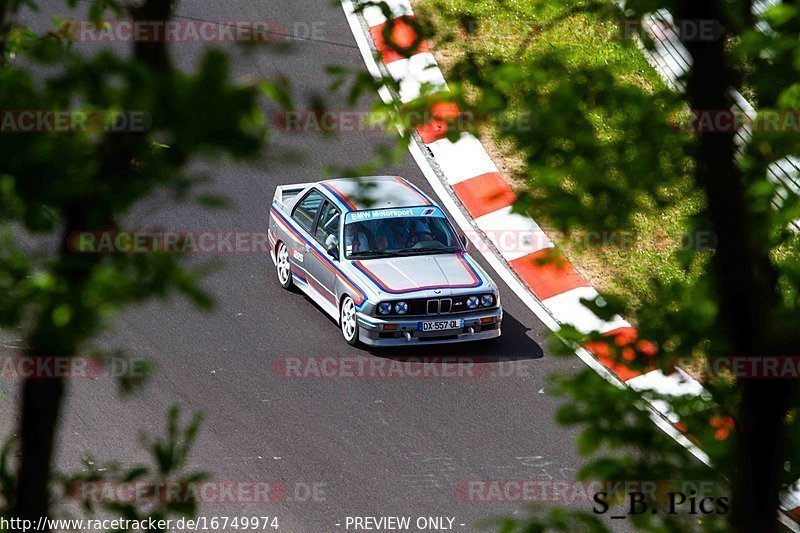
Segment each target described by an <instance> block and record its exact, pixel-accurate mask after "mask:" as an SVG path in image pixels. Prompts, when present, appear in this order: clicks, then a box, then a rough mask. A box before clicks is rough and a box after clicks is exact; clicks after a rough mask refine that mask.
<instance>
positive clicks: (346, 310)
mask: <svg viewBox="0 0 800 533" xmlns="http://www.w3.org/2000/svg"><path fill="white" fill-rule="evenodd" d="M339 325H341V327H342V336H343V337H344V340H345V341H346V342H347V344H349V345H350V346H355V345H356V344H358V316H357V315H356V305H355V304H354V303H353V299H352V298H350V297H349V296H345V297H344V299H343V300H342V306H341V309H340V311H339Z"/></svg>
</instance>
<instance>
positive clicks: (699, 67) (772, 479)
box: [675, 0, 791, 533]
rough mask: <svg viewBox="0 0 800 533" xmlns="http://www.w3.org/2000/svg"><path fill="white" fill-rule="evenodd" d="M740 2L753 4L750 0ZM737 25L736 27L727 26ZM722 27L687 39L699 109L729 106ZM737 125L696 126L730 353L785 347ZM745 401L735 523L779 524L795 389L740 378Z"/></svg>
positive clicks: (716, 15) (716, 5)
mask: <svg viewBox="0 0 800 533" xmlns="http://www.w3.org/2000/svg"><path fill="white" fill-rule="evenodd" d="M744 3H745V4H747V5H745V6H743V7H742V9H746V10H748V11H749V10H750V2H744ZM676 4H677V5H678V8H679V9H677V10H676V13H675V15H677V17H678V18H680V19H688V20H701V19H703V20H708V19H711V20H716V21H724V20H726V16H725V13H723V11H722V6H723V3H722V2H721V1H719V0H680V1H678V2H676ZM726 30H727V31H731V28H726ZM728 36H730V34H729V33H728V34H726V35H723V37H722V38H718V39H715V40H710V41H694V42H686V43H685V44H686V46H687V48H688V49H689V51H690V53H691V55H692V58H693V59H694V65H693V68H692V70H691V73H690V75H689V79H688V87H687V99H688V101H689V105H690V107H691V108H692V109H693V110H695V111H701V112H702V111H710V112H715V111H717V110H727V109H730V107H731V103H732V102H731V99H730V97H729V89H730V88H731V87H733V86H735V85H736V79H735V75H734V70H733V69H732V67H731V65H730V64H729V62H728V58H727V54H726V52H725V38H726V37H728ZM735 155H736V146H735V143H734V132H732V131H731V132H703V133H700V134H698V145H697V153H696V156H695V162H696V169H695V172H696V176H697V182H698V184H699V185H700V186H701V187H703V189H704V190H705V192H706V196H707V200H708V214H709V217H710V221H711V225H712V229H713V231H714V232H715V233H716V235H717V237H718V246H717V250H716V254H715V257H714V265H713V268H714V272H715V279H716V283H717V287H716V290H717V295H718V302H719V306H720V309H719V318H718V320H719V327H720V329H721V331H722V332H723V334H724V338H725V340H724V343H723V344H725V345H726V346H725V349H727V350H728V351H729V352H730V353H728V354H712V355H734V356H737V355H746V356H769V355H781V354H780V353H779V352H780V349H781V348H782V347H781V346H780V344H781V343H779V342H776V339H773V338H771V337H770V316H771V314H773V313H774V310H775V309H777V307H778V304H779V302H778V300H777V294H778V293H777V274H776V272H775V270H774V268H773V267H772V265H771V263H770V260H769V255H768V250H767V249H766V248H767V247H766V246H765V243H766V242H768V240H767V238H766V233H765V232H766V231H767V227H766V225H765V224H763V223H762V222H763V221H759V220H755V219H754V215H753V214H752V213H751V212H750V211H749V210H748V205H747V198H746V194H745V191H746V184H745V182H744V177H743V175H742V173H741V172H740V170H739V168H738V166H737V165H736V160H735ZM739 383H740V385H739V387H740V391H741V393H742V396H741V405H740V408H739V413H738V419H737V427H736V437H737V449H736V460H735V464H734V466H733V479H732V480H731V481H732V484H733V485H732V501H731V513H732V514H731V524H732V526H733V527H735V528H736V529H737V530H738V531H743V532H745V531H746V532H759V533H767V532H771V531H777V520H776V518H777V510H778V490H779V483H780V469H781V467H782V461H783V459H782V457H785V455H782V453H781V452H782V450H781V449H780V448H781V445H782V443H783V442H784V441H785V439H784V436H785V435H784V431H785V418H786V413H787V409H788V403H789V402H788V400H789V394H790V392H791V388H790V385H789V384H788V380H784V382H783V383H781V382H776V381H774V380H773V381H771V382H764V381H761V380H755V379H744V380H740V382H739Z"/></svg>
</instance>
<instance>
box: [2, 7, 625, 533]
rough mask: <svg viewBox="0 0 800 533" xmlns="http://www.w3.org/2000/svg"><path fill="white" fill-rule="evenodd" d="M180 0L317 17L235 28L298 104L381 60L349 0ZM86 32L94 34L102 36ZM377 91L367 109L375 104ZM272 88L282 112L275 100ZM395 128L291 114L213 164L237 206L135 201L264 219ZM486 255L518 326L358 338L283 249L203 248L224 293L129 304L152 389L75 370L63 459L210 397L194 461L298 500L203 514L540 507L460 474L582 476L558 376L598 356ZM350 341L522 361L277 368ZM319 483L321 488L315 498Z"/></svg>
mask: <svg viewBox="0 0 800 533" xmlns="http://www.w3.org/2000/svg"><path fill="white" fill-rule="evenodd" d="M57 14H59V15H62V16H64V17H65V18H79V17H80V11H79V12H78V15H77V16H76V15H75V14H71V15H70V14H69V12H68V11H67V10H66V8H65V7H63V3H62V2H60V1H55V0H51V1H49V2H43V3H42V11H41V13H40V14H38V15H28V16H27V18H28V21H29V22H31V23H32V24H34V25H35V26H37V27H40V28H41V27H43V25H44V24H45V23H46V22H47V21H49V19H50V16H51V15H57ZM179 14H180V16H181V17H185V18H186V19H195V20H240V19H244V20H265V19H266V20H272V21H277V22H278V24H279V25H280V26H282V27H284V28H285V32H286V33H294V34H295V35H299V36H303V35H304V34H308V32H309V31H310V29H311V28H314V31H315V32H316V35H315V36H310V37H311V38H300V39H297V38H287V37H281V36H280V35H278V36H276V39H277V40H278V41H279V42H280V43H281V44H283V45H285V46H287V47H289V48H290V50H288V51H283V52H281V51H277V50H273V49H271V48H263V49H252V50H250V51H249V52H248V51H245V50H242V49H239V48H237V47H236V46H234V45H232V44H221V45H219V46H220V47H221V48H223V49H225V50H226V51H227V52H229V53H230V54H231V56H232V57H233V68H234V70H235V73H236V74H237V75H240V76H247V75H252V76H256V77H263V78H267V79H269V78H274V77H275V76H278V75H282V76H286V77H288V79H289V80H290V82H291V84H292V87H293V93H294V95H295V96H296V98H297V99H298V101H299V102H301V103H300V104H299V107H302V105H303V104H302V102H303V101H304V100H305V99H306V98H308V97H311V96H313V95H315V94H319V95H323V96H324V97H325V99H326V101H327V103H328V106H329V107H330V108H331V109H346V102H345V99H344V97H343V96H339V95H334V94H331V93H330V92H329V91H328V89H327V87H328V85H329V82H330V78H329V77H328V76H327V74H325V67H326V66H328V65H342V66H345V67H348V68H350V69H354V70H364V67H363V63H362V59H361V57H360V55H359V52H358V49H357V47H356V44H355V41H354V39H353V36H352V35H351V33H350V29H349V28H348V25H347V22H346V20H345V17H344V15H343V13H342V9H341V7H339V6H338V5H334V4H331V3H329V2H327V1H324V0H314V1H312V0H307V1H299V0H294V1H280V2H266V1H254V0H246V1H226V2H216V1H212V0H194V1H191V2H189V1H184V2H181V4H180V8H179ZM82 46H84V47H85V48H86V49H87V51H90V52H91V51H94V50H99V49H100V47H101V45H97V44H91V45H82ZM102 46H107V45H102ZM112 46H113V45H112ZM120 46H121V47H122V48H127V45H125V44H121V45H120ZM202 47H203V45H200V44H196V43H176V44H174V45H173V46H172V55H173V58H174V60H175V62H176V63H177V64H178V65H179V66H180V67H182V68H184V69H187V70H188V69H192V68H194V67H195V66H196V64H197V59H198V57H199V55H200V53H201V52H202ZM372 98H373V95H370V97H369V98H368V99H365V100H364V101H363V102H361V103H360V105H359V106H358V109H361V110H366V109H368V108H369V105H370V102H371V101H372V100H371V99H372ZM264 106H265V113H266V114H267V116H268V117H271V116H272V114H273V112H274V111H275V108H274V107H273V106H271V105H269V104H267V103H265V104H264ZM197 111H198V113H202V112H203V110H200V109H198V110H197ZM388 140H389V139H388V138H387V136H386V135H385V134H384V133H380V132H377V131H372V132H353V133H342V134H340V135H338V136H336V137H334V138H322V137H321V136H319V135H316V134H314V133H297V132H286V131H280V130H276V131H274V137H273V140H272V142H271V144H270V146H269V148H268V149H266V150H265V151H264V155H263V157H262V158H261V159H259V160H255V161H247V162H243V163H242V162H230V163H214V164H213V165H208V164H198V165H197V168H198V170H200V171H202V172H205V173H207V174H208V175H209V176H210V177H211V178H212V179H211V184H210V185H209V186H208V187H207V189H208V190H210V191H214V192H216V193H220V194H223V195H225V196H226V197H227V198H228V199H229V200H230V204H231V207H230V209H227V210H222V211H207V210H204V209H202V208H200V207H198V206H196V205H192V204H187V205H176V204H175V203H174V202H173V201H172V200H171V199H168V198H155V199H153V200H151V201H148V202H147V203H145V204H144V205H142V206H141V209H140V210H139V211H138V212H137V213H135V214H133V215H132V216H131V224H132V227H134V228H144V227H156V226H160V227H163V228H165V229H174V230H180V229H184V230H203V231H217V230H219V231H224V230H238V231H243V232H247V231H254V232H263V231H265V230H266V215H265V208H266V207H267V206H268V205H269V203H270V201H271V198H272V195H273V193H274V189H275V186H276V185H279V184H287V183H297V182H306V181H313V180H317V179H320V178H321V176H322V172H323V169H324V168H325V167H328V166H331V165H332V166H339V167H344V166H347V165H352V164H354V163H357V162H359V161H361V160H363V159H365V158H366V157H368V156H369V155H370V154H371V153H372V151H373V150H374V148H375V147H376V146H378V145H380V144H383V143H385V142H388ZM383 173H386V174H397V175H402V176H405V177H406V178H408V179H409V180H411V181H412V182H413V183H414V184H415V185H417V186H418V187H420V188H421V189H423V190H424V191H425V192H426V193H428V194H430V195H432V196H434V197H435V195H434V194H433V192H432V190H431V189H430V187H429V186H428V184H427V182H426V180H425V178H424V177H423V176H422V173H421V172H420V170H419V169H418V168H417V166H416V164H415V163H414V161H413V160H412V159H411V157H410V155H409V156H408V157H407V158H406V160H405V161H404V163H403V164H402V165H401V166H398V167H396V168H386V169H384V170H383ZM473 257H475V259H476V260H477V261H478V262H480V263H481V264H482V266H483V267H484V268H486V270H487V271H488V272H489V273H490V274H491V275H492V276H493V277H494V279H495V281H497V282H498V283H499V285H500V290H501V294H502V301H503V306H504V308H505V318H504V322H503V336H502V338H501V339H499V340H497V341H495V342H490V343H488V344H474V345H470V344H462V345H456V346H434V347H428V348H424V349H423V348H419V349H415V350H413V351H397V350H395V351H391V352H381V353H369V352H366V351H364V350H362V349H358V348H351V347H349V346H348V345H347V344H346V343H345V342H344V340H343V339H342V338H341V335H340V332H339V330H338V328H337V326H336V325H335V323H334V322H333V321H332V320H330V319H329V318H328V317H327V316H326V315H325V314H324V313H323V312H322V311H321V310H320V309H319V308H317V307H316V306H315V305H314V304H313V303H311V302H310V301H309V300H308V299H307V298H305V297H304V296H302V295H301V294H293V293H289V292H286V291H284V290H282V289H281V287H280V286H279V284H278V282H277V280H276V277H275V275H274V269H273V266H272V263H271V261H270V259H269V257H268V256H267V255H265V254H259V253H250V254H224V255H221V256H213V257H211V256H203V257H200V258H196V259H195V260H196V261H201V262H206V261H212V262H214V263H215V264H216V266H217V267H218V268H217V270H216V271H215V272H214V273H213V274H211V275H209V276H208V277H207V278H206V279H205V281H204V287H205V289H206V290H208V291H209V292H210V293H211V294H212V295H213V296H214V298H215V300H216V302H217V303H216V307H215V309H214V310H213V311H212V312H210V313H200V312H197V311H195V310H194V309H192V308H191V307H190V306H189V305H188V304H187V303H186V302H185V301H184V300H182V299H179V298H178V299H173V300H172V301H170V302H167V303H160V302H159V303H152V304H148V305H146V306H143V307H139V308H135V309H131V310H128V311H126V312H125V313H124V314H123V315H122V316H120V317H119V318H118V319H117V320H116V321H115V323H114V327H113V329H112V330H110V331H109V332H107V333H106V334H105V335H104V336H103V338H102V339H101V340H100V341H99V344H101V345H102V346H104V347H111V348H113V347H124V348H125V349H126V350H127V351H128V353H129V354H130V355H131V356H136V357H149V358H152V359H153V360H155V361H156V362H157V365H158V371H157V372H156V374H155V376H154V377H153V379H152V380H151V381H150V382H149V384H148V385H147V387H146V388H145V390H144V391H143V392H142V393H141V394H138V395H136V396H134V397H132V398H129V399H120V398H119V397H118V395H117V393H116V388H115V386H114V384H113V381H112V380H111V379H108V378H101V379H95V380H75V381H73V382H72V383H73V384H72V387H71V392H70V396H69V400H68V403H67V407H66V412H65V416H64V418H63V423H62V426H61V433H60V437H61V442H60V447H59V460H58V463H59V465H60V468H61V469H63V470H70V469H75V468H79V467H80V463H79V460H80V458H81V457H82V456H83V455H92V456H94V457H96V458H97V460H99V461H104V460H110V459H117V460H120V461H122V462H124V463H126V464H133V463H135V462H141V461H147V460H148V456H147V453H146V452H145V450H143V448H142V447H141V446H140V444H139V441H138V439H137V436H138V434H139V430H145V431H147V432H149V433H151V434H162V433H163V430H164V425H165V423H164V421H165V416H164V413H166V411H167V409H168V407H169V406H171V405H173V404H180V405H181V407H182V408H183V410H184V413H192V412H196V411H201V412H203V413H204V414H205V422H204V424H203V427H202V431H201V433H200V436H199V438H198V441H197V444H196V446H195V449H194V452H193V454H192V458H191V467H192V468H194V469H201V470H204V471H208V472H210V473H212V474H213V477H214V478H216V479H222V480H252V481H271V480H279V481H280V482H282V484H283V485H284V486H285V487H286V488H287V490H288V497H287V498H286V499H285V500H284V501H281V502H278V503H274V504H270V505H268V506H263V505H262V506H258V505H249V504H224V505H205V506H203V508H202V509H201V514H202V515H206V516H209V517H210V516H213V515H228V516H233V515H239V516H242V515H250V516H264V515H269V516H276V517H278V519H279V521H280V530H282V531H298V532H301V531H302V532H306V531H307V532H324V531H325V532H326V531H340V530H344V525H345V519H346V517H347V516H411V517H413V518H416V517H419V516H449V517H455V522H454V524H455V525H454V528H455V529H456V530H460V531H478V530H479V526H478V525H477V522H479V521H480V520H482V519H484V518H486V517H488V516H493V515H509V514H516V515H522V514H524V513H525V507H526V505H525V504H522V503H517V504H511V505H496V504H476V503H469V502H465V501H462V500H461V499H459V498H458V497H457V495H456V487H457V486H458V485H459V483H460V482H463V481H465V480H478V479H480V480H503V479H531V480H548V479H552V480H571V479H575V477H576V474H577V471H578V469H579V468H580V465H581V459H580V458H579V457H578V456H577V453H576V451H575V446H574V444H573V443H574V439H575V437H576V432H575V431H573V430H567V429H565V428H562V427H560V426H559V425H558V424H556V422H555V421H554V413H555V411H556V409H557V407H558V406H559V405H560V404H561V402H562V400H561V399H559V398H557V397H555V396H553V395H552V394H551V390H550V389H551V386H550V385H549V378H548V376H550V375H551V374H553V373H554V372H560V373H569V372H573V371H575V370H576V369H578V368H579V367H580V366H581V365H582V364H583V363H581V361H580V360H579V359H578V358H577V357H574V358H570V359H568V360H564V359H557V358H554V357H551V355H550V352H549V350H548V348H547V346H548V343H549V342H550V341H549V338H550V332H549V330H547V328H546V327H545V326H544V325H543V324H541V323H540V322H539V320H538V319H537V318H536V317H535V316H534V314H533V313H532V312H531V311H530V310H529V309H528V308H527V307H526V306H525V305H523V304H522V303H521V302H520V301H519V299H518V298H517V297H516V296H515V295H514V294H513V293H512V292H511V291H510V290H509V289H508V288H507V287H506V286H505V284H504V283H502V282H501V280H500V279H499V276H496V275H494V274H493V273H492V270H491V269H490V268H488V267H487V265H486V264H485V262H484V261H483V260H482V258H481V257H480V254H477V253H476V254H473ZM17 345H18V340H17V339H15V338H14V334H13V333H12V334H10V335H8V334H6V335H5V336H4V347H5V349H7V350H8V349H10V348H13V347H14V346H17ZM342 355H363V356H368V357H375V358H380V357H383V358H391V357H397V356H405V355H420V356H446V355H452V356H483V357H486V358H487V359H488V360H490V361H493V362H492V363H489V364H490V365H491V368H492V370H493V372H495V373H499V372H511V373H512V375H510V376H502V375H487V376H484V377H481V378H462V379H453V378H441V379H430V378H424V379H423V378H420V379H382V378H373V379H324V378H320V379H288V378H285V377H282V376H280V375H276V373H275V372H274V370H273V363H274V362H275V360H276V359H277V358H279V357H287V356H290V357H291V356H297V357H327V356H342ZM484 370H485V368H484ZM0 387H2V392H3V393H4V394H5V397H4V398H3V399H2V400H1V401H0V411H1V412H2V413H3V416H2V420H4V422H5V423H4V426H5V427H4V428H3V429H4V430H6V431H9V430H12V424H13V418H14V416H15V414H14V407H15V406H14V402H15V398H14V396H15V394H14V389H15V383H9V382H8V381H7V380H6V381H5V382H3V383H2V384H0ZM311 486H316V488H317V496H316V497H310V498H309V497H308V495H307V490H306V489H307V488H308V487H311ZM585 509H586V510H589V507H588V506H586V507H585ZM615 522H617V523H616V524H613V526H614V528H615V529H621V528H620V526H621V524H620V523H619V521H615ZM337 524H340V526H337ZM460 524H465V525H464V526H461V525H460Z"/></svg>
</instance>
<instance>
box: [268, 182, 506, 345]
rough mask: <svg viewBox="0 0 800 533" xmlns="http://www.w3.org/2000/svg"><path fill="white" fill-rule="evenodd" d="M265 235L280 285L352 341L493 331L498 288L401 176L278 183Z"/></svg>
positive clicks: (421, 340) (458, 337) (468, 336)
mask: <svg viewBox="0 0 800 533" xmlns="http://www.w3.org/2000/svg"><path fill="white" fill-rule="evenodd" d="M268 238H269V243H270V256H271V258H272V261H273V263H274V265H275V269H276V271H277V277H278V282H280V284H281V286H283V288H285V289H291V288H293V287H297V288H298V289H299V290H301V291H302V292H304V293H305V294H306V295H307V296H308V297H309V298H311V299H312V300H313V301H314V302H316V303H317V304H318V305H319V306H320V307H321V308H322V309H323V310H324V311H325V312H326V313H328V314H330V315H331V317H333V319H334V320H335V321H336V322H337V323H338V324H339V326H340V328H341V331H342V335H343V337H344V340H345V341H347V343H349V344H351V345H356V344H358V343H359V342H360V343H363V344H365V345H368V346H402V345H410V344H434V343H451V342H462V341H473V340H481V339H492V338H496V337H499V336H500V325H501V321H502V318H503V311H502V308H501V306H500V295H499V293H498V290H497V286H496V285H495V283H494V282H493V281H492V279H491V278H490V277H489V276H488V275H487V274H486V272H485V271H484V270H483V269H482V268H481V267H480V266H479V265H478V264H477V263H476V262H475V261H474V260H473V259H472V258H471V257H470V255H469V253H467V240H466V238H465V237H463V236H459V235H458V234H457V233H456V231H455V229H454V227H453V225H452V223H451V222H450V220H449V219H448V218H447V216H446V215H445V214H444V212H443V211H442V209H441V208H440V207H439V206H438V205H436V204H435V203H434V202H433V201H432V200H431V199H430V198H429V197H428V196H427V195H425V194H424V193H423V192H422V191H420V190H419V189H418V188H417V187H415V186H414V185H413V184H411V183H410V182H408V181H407V180H405V179H403V178H400V177H396V176H373V177H364V178H342V179H332V180H326V181H321V182H319V183H306V184H300V185H285V186H279V187H277V189H276V191H275V196H274V198H273V201H272V205H271V207H270V208H269V229H268Z"/></svg>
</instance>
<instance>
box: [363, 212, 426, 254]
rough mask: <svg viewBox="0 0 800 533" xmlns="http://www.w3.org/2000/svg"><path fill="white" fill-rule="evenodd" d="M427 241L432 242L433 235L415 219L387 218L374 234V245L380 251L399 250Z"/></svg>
mask: <svg viewBox="0 0 800 533" xmlns="http://www.w3.org/2000/svg"><path fill="white" fill-rule="evenodd" d="M429 240H433V235H431V232H430V230H429V229H428V228H427V227H426V226H425V224H423V223H422V222H421V221H420V220H419V219H416V218H387V219H385V220H383V221H382V222H381V224H380V226H379V227H378V231H377V232H376V233H375V244H376V245H377V246H378V249H380V250H401V249H403V248H410V247H411V246H413V245H415V244H416V243H418V242H421V241H429Z"/></svg>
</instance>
